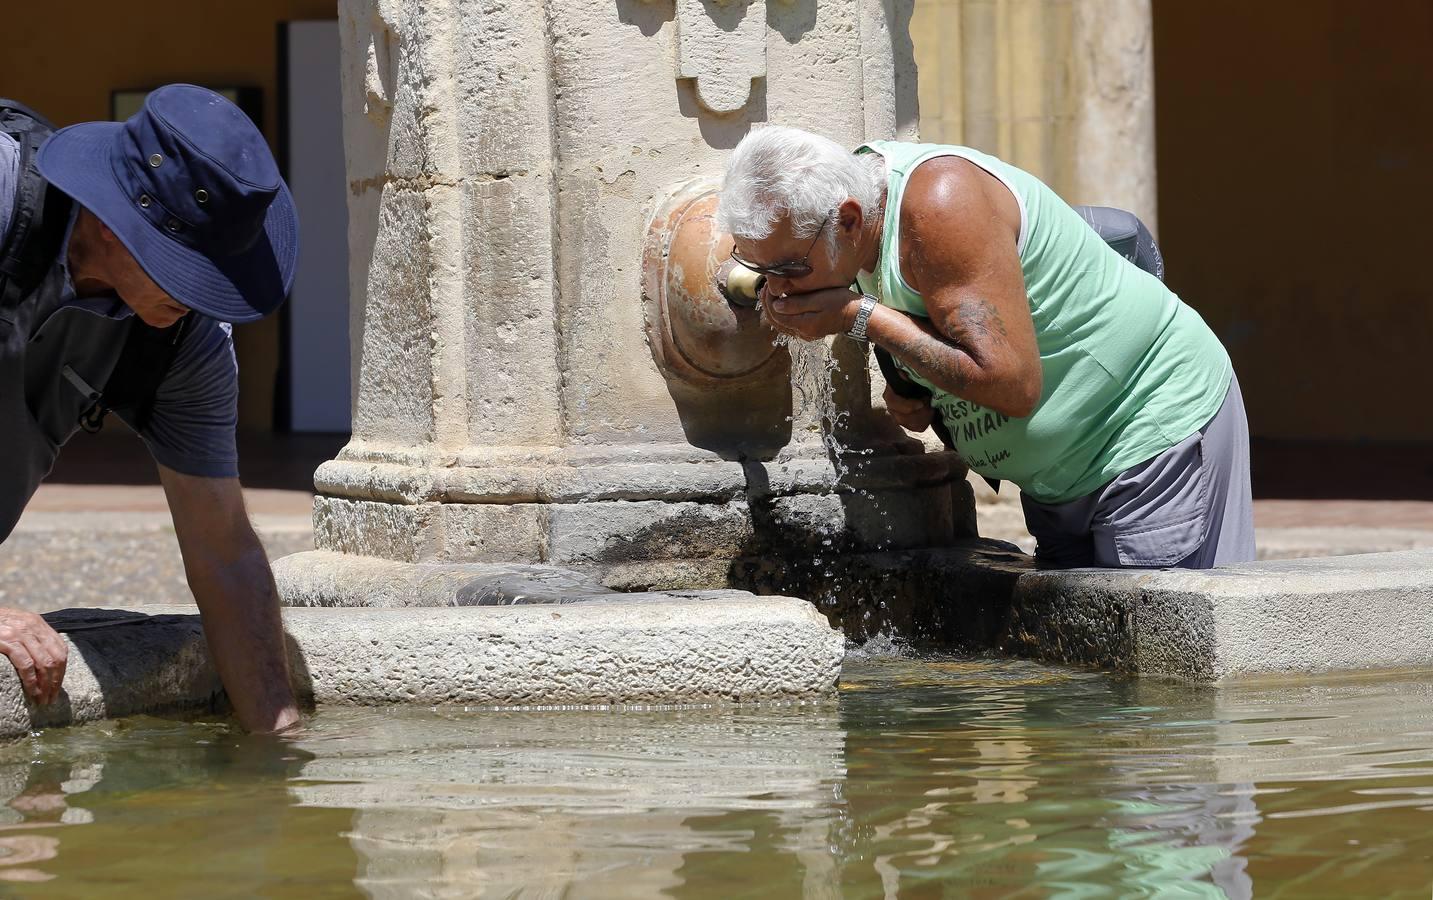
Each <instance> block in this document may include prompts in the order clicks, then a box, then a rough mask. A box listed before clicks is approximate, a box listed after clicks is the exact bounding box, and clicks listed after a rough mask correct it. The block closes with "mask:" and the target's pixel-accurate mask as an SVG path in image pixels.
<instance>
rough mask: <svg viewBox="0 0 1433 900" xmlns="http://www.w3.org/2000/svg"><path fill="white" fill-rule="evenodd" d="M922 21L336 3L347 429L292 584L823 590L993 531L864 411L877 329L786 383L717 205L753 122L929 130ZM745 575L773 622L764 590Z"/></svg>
mask: <svg viewBox="0 0 1433 900" xmlns="http://www.w3.org/2000/svg"><path fill="white" fill-rule="evenodd" d="M910 13H911V4H910V3H909V2H894V3H893V2H888V0H819V2H818V0H770V2H763V0H734V2H725V3H710V2H699V0H677V2H675V3H673V2H670V0H668V2H653V0H616V2H612V3H601V4H592V3H590V2H582V3H579V2H576V0H555V2H549V3H546V4H536V3H533V4H518V5H515V6H512V7H506V8H502V9H491V8H488V7H479V6H477V5H474V4H467V3H460V2H450V3H420V2H416V0H415V2H381V3H377V4H374V3H368V2H351V3H344V4H341V20H342V21H341V25H342V32H343V40H344V58H345V61H346V62H345V70H344V73H343V84H344V103H345V105H346V108H345V110H344V120H345V134H344V139H345V144H346V147H347V151H348V179H349V185H350V212H351V214H350V222H351V223H352V224H351V226H350V244H351V247H352V250H353V253H352V256H353V259H354V264H353V265H354V269H353V272H352V285H353V289H354V306H353V308H354V315H355V318H354V321H353V326H354V327H353V332H354V334H355V335H358V338H357V344H358V351H359V352H358V353H357V354H355V355H356V357H357V360H358V363H357V365H358V371H357V374H356V378H355V379H354V382H355V384H357V386H358V387H357V399H356V406H355V415H354V435H353V439H352V441H351V442H350V443H349V444H348V446H347V447H345V448H344V450H343V451H342V452H341V453H340V454H339V456H338V458H337V459H335V460H332V461H330V462H328V463H325V464H324V465H323V466H321V467H320V468H319V470H318V472H317V474H316V477H315V483H316V486H317V488H318V492H319V496H318V498H317V499H316V501H315V507H314V526H315V544H316V546H317V548H318V549H317V550H315V551H314V552H311V553H305V554H299V555H297V556H293V557H289V558H286V559H284V560H282V561H280V563H279V565H278V567H277V569H276V574H277V576H278V579H279V583H280V589H281V591H282V593H283V595H284V597H285V601H286V602H287V603H289V604H291V605H295V606H315V607H332V606H344V607H350V606H369V607H371V606H432V605H437V606H454V605H456V606H467V605H491V604H510V603H523V604H532V603H536V602H539V601H541V602H547V603H552V602H564V603H568V604H569V607H570V608H569V609H568V610H567V611H566V612H565V613H564V614H565V615H569V616H571V615H583V614H584V613H583V612H582V610H581V609H579V607H583V608H586V609H595V608H597V607H598V606H600V605H601V604H602V603H604V602H610V601H611V600H612V599H613V598H612V597H611V594H612V592H613V591H623V592H626V593H627V595H629V596H630V594H631V593H632V592H645V593H644V594H643V596H647V597H650V598H654V599H655V598H656V597H658V596H666V597H667V598H668V602H677V600H678V598H677V596H676V595H673V594H671V593H670V592H672V591H679V592H690V591H693V590H709V591H712V590H715V591H725V592H726V593H724V594H721V595H720V596H724V597H732V596H734V595H732V594H731V593H730V592H731V591H732V590H734V589H740V588H757V589H760V590H761V591H762V592H763V593H775V594H780V593H788V592H790V591H791V590H793V589H797V588H799V589H801V590H802V592H803V594H804V595H809V594H810V593H811V588H812V586H813V584H814V582H813V578H814V579H815V580H816V581H821V580H822V579H825V580H827V581H829V582H830V583H831V584H835V583H836V582H837V581H838V580H839V579H840V578H842V577H843V576H845V575H848V574H849V569H850V563H849V562H847V561H846V560H849V559H854V558H868V557H869V558H876V557H879V556H882V555H889V554H893V553H900V552H903V551H910V550H916V549H920V548H930V547H948V546H950V545H952V544H953V543H955V542H956V541H957V540H959V539H965V538H973V537H974V534H975V531H974V517H973V511H974V508H973V502H972V499H971V494H970V490H969V488H968V487H967V485H966V483H965V480H964V476H965V469H964V466H963V465H962V464H961V463H960V461H959V460H958V459H957V458H956V457H955V456H954V455H953V454H949V453H924V452H923V448H922V446H921V444H920V443H919V442H918V441H915V440H913V439H911V438H909V437H908V436H905V435H904V434H903V433H902V432H901V431H900V429H899V428H897V427H896V426H895V425H894V423H893V422H892V421H891V420H890V419H889V417H888V416H886V414H885V413H884V411H883V410H882V409H880V408H879V407H878V406H876V405H873V403H872V394H873V388H872V376H871V368H872V367H871V365H870V363H869V361H868V360H867V357H866V353H865V351H864V348H862V347H860V346H858V345H856V344H854V343H852V342H850V341H846V340H844V339H840V340H838V341H836V342H835V343H834V344H833V345H832V346H830V347H829V348H828V347H821V348H817V350H816V351H815V352H814V354H813V353H812V352H810V351H803V352H806V353H807V355H808V356H810V357H811V359H810V360H808V362H807V365H806V366H805V367H806V368H812V369H816V370H819V371H818V372H817V374H818V375H820V374H821V373H822V372H824V371H826V370H828V369H829V373H830V378H831V380H832V382H833V385H834V387H833V391H834V399H835V402H834V406H833V407H832V408H831V409H828V410H827V411H826V414H824V415H823V414H822V413H821V412H820V411H819V410H818V409H817V408H816V405H815V404H813V403H811V402H809V401H810V400H811V399H812V398H811V397H810V396H809V394H810V391H811V389H810V388H805V389H804V390H806V392H807V396H804V397H803V396H802V394H801V391H802V390H803V388H801V387H799V386H798V388H797V389H796V390H793V384H792V369H793V360H792V355H791V352H790V351H789V350H788V348H787V347H786V346H784V345H782V344H780V343H778V342H777V341H776V337H777V336H776V335H775V334H774V333H773V332H772V331H771V330H770V329H769V328H768V327H767V326H766V325H765V324H764V323H763V322H762V321H761V319H760V316H759V315H758V314H757V312H756V311H755V310H754V309H752V308H751V306H750V304H749V303H743V302H741V301H740V299H739V298H737V297H734V296H732V295H730V294H729V293H728V292H727V289H726V287H727V285H726V278H727V276H728V275H729V274H730V268H731V267H730V264H729V263H728V256H729V253H730V249H731V239H730V237H729V236H726V235H722V234H720V233H718V232H717V231H716V230H715V228H714V225H713V219H714V212H715V207H716V202H717V199H718V193H717V191H718V189H719V182H718V179H719V175H720V172H721V170H722V168H723V166H724V164H725V159H726V155H727V152H728V151H729V150H730V149H731V148H732V147H734V146H735V145H736V143H737V142H738V141H739V140H740V139H741V137H742V136H743V135H745V134H746V133H747V131H748V130H749V129H750V128H752V127H753V126H755V125H759V124H761V123H764V122H767V121H781V122H783V123H788V124H794V125H800V126H805V127H807V128H810V129H813V130H819V131H821V132H823V133H825V134H828V135H830V136H832V137H833V138H835V139H837V140H839V141H843V142H845V143H847V144H851V145H853V146H854V145H855V144H857V143H859V142H860V141H862V140H865V139H867V138H870V137H877V136H878V137H897V138H914V137H915V136H916V100H915V88H916V84H915V69H914V62H913V59H912V47H911V43H910V38H909V34H908V27H907V25H908V20H909V17H910ZM797 368H798V369H801V368H803V366H802V365H798V366H797ZM876 392H877V393H878V389H877V390H876ZM803 400H804V401H807V402H803ZM823 583H824V582H823ZM663 591H665V592H668V593H667V594H665V595H663V594H660V593H659V592H663ZM654 592H658V593H654ZM683 596H687V595H683ZM744 596H745V598H746V601H747V602H748V604H749V608H750V610H751V623H752V629H753V640H754V641H757V642H761V639H760V637H759V635H760V631H761V623H762V619H763V616H764V612H763V604H764V603H766V602H768V601H763V600H758V599H756V598H754V597H751V596H750V595H744ZM579 600H581V601H585V602H583V603H576V602H573V601H579ZM651 609H652V616H653V619H652V621H653V622H654V623H656V622H659V621H663V620H664V617H666V616H667V615H668V613H667V612H666V611H665V609H664V608H663V607H661V606H655V605H654V606H652V607H651ZM670 627H672V628H678V627H680V622H678V621H677V620H672V621H671V623H670ZM813 634H817V636H818V637H820V638H821V639H822V640H825V637H824V635H820V634H819V633H817V632H813ZM833 674H834V673H833Z"/></svg>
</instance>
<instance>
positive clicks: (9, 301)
mask: <svg viewBox="0 0 1433 900" xmlns="http://www.w3.org/2000/svg"><path fill="white" fill-rule="evenodd" d="M54 130H55V128H54V126H53V125H51V124H50V122H49V120H48V119H46V118H45V117H43V116H41V115H40V114H39V113H36V112H35V111H33V110H31V109H30V108H29V107H27V106H25V105H24V104H21V103H16V102H15V101H13V100H5V99H0V131H3V132H4V133H5V134H8V135H9V136H10V137H11V138H13V139H14V140H15V143H16V144H18V145H19V148H20V167H19V180H18V184H16V186H15V207H14V212H12V213H11V218H10V231H9V234H8V235H7V236H6V238H5V242H4V244H3V245H0V307H3V306H14V305H15V304H17V303H19V302H20V300H21V298H23V297H24V296H25V295H27V294H29V293H30V291H32V290H34V288H35V286H36V285H38V284H39V283H40V281H41V280H43V279H44V277H45V275H46V273H48V272H49V270H50V266H51V265H52V264H53V263H54V260H55V257H56V256H57V255H58V254H59V252H60V250H61V247H60V244H61V243H62V242H63V241H64V238H65V228H66V226H68V224H69V218H70V208H71V205H72V201H71V200H70V198H69V197H67V196H66V195H65V194H64V193H63V192H62V191H59V190H57V189H56V188H54V187H52V186H51V185H50V183H49V182H48V181H46V180H45V178H44V177H43V176H42V175H41V174H40V170H39V168H38V167H37V166H36V165H35V155H36V154H37V153H39V151H40V146H41V145H42V144H44V143H45V141H46V140H47V139H49V137H50V135H51V134H52V133H53V132H54Z"/></svg>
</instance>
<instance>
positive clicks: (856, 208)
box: [836, 197, 866, 236]
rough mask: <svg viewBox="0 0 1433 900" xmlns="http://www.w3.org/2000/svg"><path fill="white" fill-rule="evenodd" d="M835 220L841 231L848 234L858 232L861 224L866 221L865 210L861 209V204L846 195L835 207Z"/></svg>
mask: <svg viewBox="0 0 1433 900" xmlns="http://www.w3.org/2000/svg"><path fill="white" fill-rule="evenodd" d="M836 222H837V224H838V225H839V226H840V229H841V231H843V232H845V233H846V234H847V235H848V236H849V235H855V234H860V233H861V226H862V225H864V224H865V223H866V216H865V212H864V211H863V210H862V209H861V204H859V203H857V202H856V201H855V200H854V199H852V198H850V197H847V198H846V201H845V202H844V203H842V204H841V205H840V206H839V207H837V208H836Z"/></svg>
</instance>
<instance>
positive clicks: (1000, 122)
mask: <svg viewBox="0 0 1433 900" xmlns="http://www.w3.org/2000/svg"><path fill="white" fill-rule="evenodd" d="M912 33H913V34H914V35H915V41H916V59H917V61H918V62H919V63H920V68H921V83H920V88H921V90H920V100H921V109H922V116H921V135H922V138H923V139H924V140H928V141H936V142H940V143H950V144H964V145H966V146H970V147H975V148H978V149H980V150H984V151H986V152H989V153H993V154H995V155H996V156H999V157H1001V158H1002V159H1005V160H1007V161H1008V162H1011V163H1013V164H1015V165H1017V166H1019V167H1021V168H1022V169H1025V170H1026V171H1028V172H1030V173H1031V174H1034V175H1036V176H1037V177H1039V178H1041V179H1043V180H1044V181H1045V182H1046V183H1047V184H1049V185H1050V186H1051V187H1053V188H1054V189H1055V190H1056V191H1057V192H1059V194H1060V195H1061V196H1062V197H1064V198H1065V199H1066V200H1067V201H1069V202H1070V203H1072V204H1080V203H1088V204H1094V205H1102V206H1118V207H1121V208H1123V209H1128V210H1130V211H1131V212H1134V213H1135V214H1136V215H1138V216H1139V217H1140V218H1141V219H1143V220H1144V221H1145V222H1146V223H1147V224H1148V225H1149V226H1150V227H1151V228H1154V226H1155V219H1156V215H1155V214H1156V198H1155V187H1156V185H1155V157H1154V49H1153V35H1152V25H1151V12H1150V0H916V10H915V16H914V19H913V27H912Z"/></svg>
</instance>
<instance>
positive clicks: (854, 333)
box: [846, 294, 879, 342]
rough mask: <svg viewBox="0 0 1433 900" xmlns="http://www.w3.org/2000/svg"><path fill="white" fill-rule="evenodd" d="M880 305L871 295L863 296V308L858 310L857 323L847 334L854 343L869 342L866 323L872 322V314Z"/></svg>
mask: <svg viewBox="0 0 1433 900" xmlns="http://www.w3.org/2000/svg"><path fill="white" fill-rule="evenodd" d="M878 303H879V301H878V300H876V298H875V297H872V296H871V295H870V294H862V295H861V308H860V309H858V310H856V323H855V324H854V325H852V326H851V330H850V331H848V332H846V337H848V338H850V339H851V340H853V341H862V342H864V341H866V340H867V338H866V323H867V322H869V321H871V313H872V312H873V311H875V309H876V306H877V304H878Z"/></svg>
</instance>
